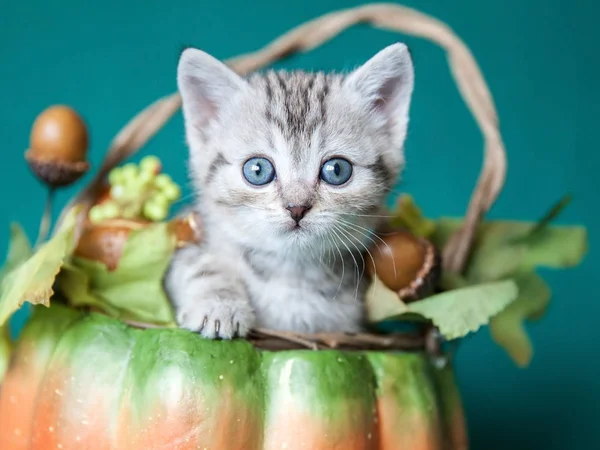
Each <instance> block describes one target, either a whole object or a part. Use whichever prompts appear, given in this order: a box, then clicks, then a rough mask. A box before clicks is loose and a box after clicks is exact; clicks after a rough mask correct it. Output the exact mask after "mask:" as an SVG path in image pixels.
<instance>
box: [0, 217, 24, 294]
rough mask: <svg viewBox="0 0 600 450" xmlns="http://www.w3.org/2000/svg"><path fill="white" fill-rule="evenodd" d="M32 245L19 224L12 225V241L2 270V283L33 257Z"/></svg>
mask: <svg viewBox="0 0 600 450" xmlns="http://www.w3.org/2000/svg"><path fill="white" fill-rule="evenodd" d="M31 252H32V250H31V244H30V243H29V239H27V235H26V234H25V231H23V228H21V226H20V225H19V224H18V223H13V224H11V225H10V241H9V244H8V254H7V256H6V261H5V263H4V266H2V268H1V269H0V282H1V281H2V279H4V277H5V276H6V275H7V274H8V273H9V272H11V271H12V270H14V269H15V268H16V267H17V266H19V265H20V264H21V263H23V262H24V261H25V260H27V258H29V257H30V256H31Z"/></svg>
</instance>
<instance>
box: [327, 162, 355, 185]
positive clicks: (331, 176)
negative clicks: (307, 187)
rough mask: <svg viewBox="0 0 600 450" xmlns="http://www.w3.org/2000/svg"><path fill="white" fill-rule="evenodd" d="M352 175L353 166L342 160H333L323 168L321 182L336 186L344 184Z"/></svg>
mask: <svg viewBox="0 0 600 450" xmlns="http://www.w3.org/2000/svg"><path fill="white" fill-rule="evenodd" d="M351 175H352V164H350V163H349V162H348V161H346V160H345V159H342V158H332V159H330V160H329V161H325V163H324V164H323V167H321V180H323V181H324V182H325V183H329V184H333V185H334V186H339V185H341V184H344V183H345V182H346V181H348V180H349V179H350V176H351Z"/></svg>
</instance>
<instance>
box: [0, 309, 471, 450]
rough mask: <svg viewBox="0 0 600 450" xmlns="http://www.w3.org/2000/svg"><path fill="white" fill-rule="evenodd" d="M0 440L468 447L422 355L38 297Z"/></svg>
mask: <svg viewBox="0 0 600 450" xmlns="http://www.w3.org/2000/svg"><path fill="white" fill-rule="evenodd" d="M0 443H2V448H3V449H11V450H19V449H40V450H46V449H57V448H58V449H61V448H62V449H75V448H90V449H94V450H96V449H126V450H136V449H140V450H142V449H143V450H150V449H227V450H233V449H243V450H251V449H286V448H287V449H290V450H291V449H310V450H314V449H339V450H341V449H343V450H352V449H387V450H390V449H411V450H421V449H442V448H443V449H465V448H467V443H466V432H465V423H464V419H463V412H462V408H461V403H460V398H459V394H458V390H457V388H456V386H455V383H454V375H453V371H452V368H451V367H450V366H446V367H445V368H443V369H438V368H436V367H434V365H433V364H432V363H431V362H430V358H429V357H428V355H427V354H425V353H424V352H414V353H412V352H381V351H338V350H318V351H314V350H283V351H266V350H261V349H258V348H256V347H255V346H253V345H252V344H251V343H250V342H248V341H244V340H240V341H233V342H225V341H211V340H204V339H202V338H200V337H198V336H197V335H195V334H193V333H190V332H187V331H185V330H181V329H146V330H141V329H136V328H133V327H131V326H128V325H126V324H124V323H122V322H120V321H118V320H115V319H112V318H109V317H107V316H105V315H102V314H98V313H88V312H81V311H77V310H74V309H72V308H68V307H65V306H62V305H60V304H57V303H56V302H55V304H54V305H53V306H51V307H50V308H43V307H40V306H37V307H35V308H34V312H33V315H32V318H31V319H30V320H29V322H28V323H27V325H26V327H25V329H24V330H23V332H22V335H21V337H20V338H19V340H18V341H17V343H16V346H15V348H14V352H13V357H12V359H11V363H10V366H9V369H8V372H7V373H6V375H5V378H4V381H3V382H2V385H1V390H0Z"/></svg>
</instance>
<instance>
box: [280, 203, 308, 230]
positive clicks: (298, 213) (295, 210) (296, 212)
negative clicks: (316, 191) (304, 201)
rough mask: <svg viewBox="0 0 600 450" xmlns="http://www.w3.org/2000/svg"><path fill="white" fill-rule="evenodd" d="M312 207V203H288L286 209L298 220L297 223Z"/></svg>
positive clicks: (295, 220)
mask: <svg viewBox="0 0 600 450" xmlns="http://www.w3.org/2000/svg"><path fill="white" fill-rule="evenodd" d="M310 208H312V206H311V205H292V204H290V205H287V206H286V208H285V209H287V210H288V211H289V212H290V216H292V219H294V222H296V225H297V224H299V223H300V221H301V220H302V219H303V217H304V216H305V215H306V213H307V212H308V211H309V210H310Z"/></svg>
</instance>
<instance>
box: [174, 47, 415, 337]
mask: <svg viewBox="0 0 600 450" xmlns="http://www.w3.org/2000/svg"><path fill="white" fill-rule="evenodd" d="M413 78H414V74H413V65H412V61H411V57H410V54H409V51H408V49H407V47H406V46H405V45H403V44H394V45H391V46H389V47H387V48H385V49H384V50H382V51H380V52H379V53H378V54H377V55H375V56H374V57H373V58H371V59H370V60H369V61H368V62H366V63H365V64H364V65H363V66H361V67H359V68H358V69H356V70H355V71H353V72H351V73H350V74H347V75H341V74H333V75H326V74H323V73H305V72H289V73H286V72H274V71H269V72H267V73H264V74H254V75H251V76H250V77H248V78H242V77H240V76H238V75H237V74H236V73H234V72H233V71H232V70H230V69H229V68H228V67H227V66H226V65H224V64H223V63H221V62H219V61H218V60H216V59H215V58H213V57H212V56H210V55H208V54H206V53H204V52H202V51H200V50H196V49H187V50H185V51H184V52H183V53H182V55H181V59H180V61H179V66H178V87H179V91H180V93H181V97H182V100H183V114H184V119H185V129H186V138H187V142H188V144H189V147H190V169H191V177H192V179H193V182H194V184H195V187H196V188H197V191H198V196H199V200H198V202H197V205H196V207H195V208H196V210H197V211H198V213H199V214H200V216H201V217H202V220H203V231H204V235H205V241H204V243H203V244H202V245H200V246H190V247H187V248H184V249H182V250H180V251H179V252H178V253H177V254H176V255H175V257H174V259H173V261H172V264H171V267H170V269H169V271H168V273H167V276H166V280H165V287H166V290H167V292H168V294H169V297H170V298H171V301H172V302H173V304H174V306H175V310H176V316H177V321H178V323H179V325H180V326H181V327H183V328H187V329H190V330H193V331H196V332H198V333H200V334H201V335H202V336H204V337H206V338H219V337H220V338H225V339H227V338H232V337H235V336H244V335H246V334H247V332H248V330H249V329H250V328H252V327H265V328H270V329H278V330H288V331H296V332H310V333H312V332H327V331H347V332H356V331H359V330H361V328H362V326H363V324H364V316H365V311H364V302H363V296H364V294H365V291H366V287H367V277H366V275H365V274H364V259H363V254H366V253H365V250H366V248H367V247H368V246H369V245H372V244H373V242H374V241H375V238H374V236H373V233H372V230H373V229H374V227H375V226H376V225H377V222H378V220H379V219H378V213H379V211H380V207H381V206H382V204H383V202H384V197H385V195H386V194H387V192H388V191H389V188H390V187H391V186H392V185H393V184H394V182H395V180H396V178H397V176H398V175H399V173H400V172H401V170H402V168H403V166H404V155H403V144H404V140H405V136H406V129H407V124H408V112H409V105H410V99H411V96H412V91H413ZM379 214H380V213H379ZM366 257H368V256H366Z"/></svg>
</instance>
